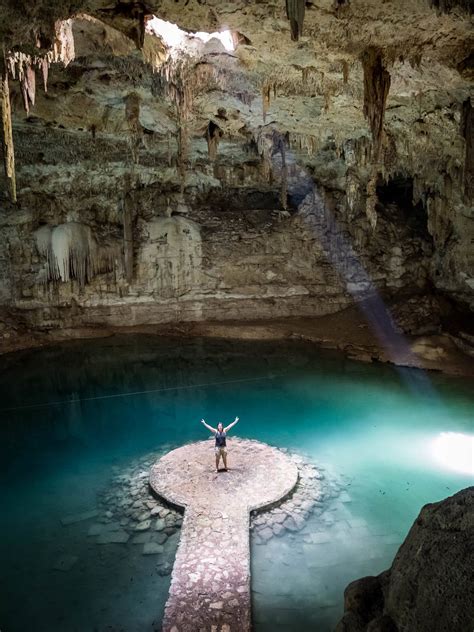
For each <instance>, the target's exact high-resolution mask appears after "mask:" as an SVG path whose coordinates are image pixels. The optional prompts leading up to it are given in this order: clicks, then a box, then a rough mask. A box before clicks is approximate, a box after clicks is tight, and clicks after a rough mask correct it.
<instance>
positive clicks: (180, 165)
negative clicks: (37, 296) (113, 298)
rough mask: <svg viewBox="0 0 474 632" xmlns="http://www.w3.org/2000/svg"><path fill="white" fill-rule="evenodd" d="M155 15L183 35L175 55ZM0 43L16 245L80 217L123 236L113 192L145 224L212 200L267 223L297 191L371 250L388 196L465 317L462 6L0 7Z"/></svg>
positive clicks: (428, 2) (467, 209)
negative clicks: (264, 211)
mask: <svg viewBox="0 0 474 632" xmlns="http://www.w3.org/2000/svg"><path fill="white" fill-rule="evenodd" d="M154 15H155V16H157V17H158V18H159V19H161V20H166V21H169V22H171V23H173V24H175V25H178V27H179V28H180V29H183V30H185V31H187V32H188V35H187V36H185V37H184V39H183V41H182V46H181V48H179V50H177V49H170V48H169V47H168V46H167V45H166V37H164V38H162V37H160V36H159V35H157V34H156V32H155V33H154V32H152V31H153V28H152V23H153V20H152V16H154ZM198 31H204V32H207V33H212V32H215V31H218V32H220V31H226V32H227V31H228V32H229V34H230V35H228V37H231V40H232V43H233V47H232V48H233V50H227V49H226V47H225V46H224V45H223V43H222V42H221V41H219V40H217V39H215V38H214V39H210V40H209V41H207V42H203V41H202V39H198V38H197V37H195V36H194V35H193V34H194V33H196V32H198ZM0 40H3V42H4V48H5V54H6V58H7V66H8V67H9V71H8V80H9V90H10V97H11V107H12V124H13V135H12V138H13V145H14V152H15V163H16V181H17V182H16V189H17V197H18V202H17V206H11V202H9V201H8V197H7V195H6V191H7V189H8V184H9V181H7V179H6V178H5V177H4V176H3V175H2V180H1V183H2V184H3V185H4V186H3V187H2V188H3V189H4V191H5V193H4V194H3V200H2V205H3V206H4V207H5V208H6V209H10V210H11V211H12V212H13V211H14V212H16V213H17V211H18V208H17V207H18V205H19V206H20V208H22V209H24V210H28V212H33V213H34V217H35V220H34V222H33V224H34V225H33V226H32V230H33V229H34V228H35V226H36V227H37V226H38V225H39V224H42V223H44V222H49V223H52V224H58V223H59V222H61V221H62V222H64V221H70V220H71V219H72V220H78V216H79V215H80V210H78V208H79V206H81V207H82V208H85V207H87V208H88V209H89V212H90V213H93V214H94V221H97V222H100V221H102V222H103V223H104V224H106V223H109V224H111V225H113V224H114V223H115V224H116V225H117V227H120V230H122V222H121V218H120V213H121V211H119V210H117V209H118V208H119V207H117V201H118V200H119V198H123V197H124V196H125V198H126V196H127V190H128V189H130V190H131V189H134V190H135V191H139V196H140V208H141V211H140V213H141V215H142V217H143V218H144V219H145V220H147V219H150V217H152V216H153V215H164V216H166V215H168V216H169V215H171V213H173V214H175V213H178V214H179V213H180V205H181V207H183V208H184V207H186V204H188V203H189V202H190V201H191V202H192V203H195V204H198V203H199V201H200V200H201V201H202V199H204V198H205V196H206V195H207V192H209V191H214V192H217V191H220V193H215V198H214V199H217V197H218V196H221V197H222V196H224V197H225V192H223V188H224V189H225V187H228V188H229V190H230V191H231V195H232V191H235V190H237V189H238V191H239V196H240V198H241V200H242V201H241V206H242V207H244V206H245V200H246V199H248V196H254V198H255V196H258V195H259V194H262V193H270V194H271V195H272V196H273V197H272V198H271V199H272V204H273V207H274V208H276V209H278V210H279V212H282V217H284V216H285V215H284V214H285V213H286V215H288V214H289V213H290V214H291V213H292V212H293V211H294V210H295V209H296V207H297V206H298V204H299V203H300V202H301V201H302V200H303V198H304V196H305V194H306V192H307V186H308V181H310V182H311V183H312V182H315V183H316V185H317V186H318V187H319V188H320V189H321V190H324V191H326V192H330V193H331V194H334V195H335V196H336V198H337V200H338V205H339V206H341V199H344V200H345V201H344V207H345V209H346V211H345V218H344V221H348V222H349V223H351V222H352V223H353V225H354V226H355V223H354V222H355V219H356V218H357V217H359V218H360V217H361V216H363V217H364V218H366V219H365V221H366V222H367V226H366V227H365V228H364V230H365V231H366V237H365V239H370V237H367V235H370V230H372V231H373V230H375V227H376V225H377V220H378V216H379V213H380V205H381V203H382V200H381V199H379V198H380V187H381V186H383V185H387V183H395V185H396V186H401V187H402V188H403V187H404V186H406V185H407V186H408V188H409V189H410V191H409V193H410V196H411V198H412V200H410V204H413V205H414V206H416V205H422V207H423V209H424V212H425V213H426V217H427V227H428V230H429V233H430V238H431V239H432V241H433V243H434V246H435V251H436V253H437V255H436V256H437V257H438V264H439V265H438V264H437V265H438V268H439V269H441V272H440V273H439V272H438V273H437V274H439V277H440V278H439V282H437V283H438V286H439V287H440V288H441V289H444V290H447V291H451V292H454V293H456V295H457V296H458V297H459V298H461V299H462V300H463V301H467V302H468V303H469V302H474V299H473V294H474V248H473V244H474V209H473V206H472V196H473V187H474V185H473V182H474V176H473V174H474V141H473V138H472V136H473V135H472V120H473V119H472V117H473V115H472V105H471V103H472V101H471V99H472V97H473V93H474V90H473V75H474V71H473V56H472V51H473V44H474V30H473V18H472V1H471V0H457V1H455V0H396V1H395V0H393V1H390V0H385V1H381V0H316V1H314V2H301V0H287V1H286V2H285V0H269V1H267V2H263V1H258V0H255V1H253V2H251V1H249V0H236V1H234V2H222V1H221V0H195V1H193V0H161V1H158V0H157V1H155V2H153V1H151V2H148V3H144V2H127V1H126V0H122V1H120V0H117V1H115V2H105V1H100V0H90V1H86V2H83V1H82V0H78V1H76V2H74V3H70V2H67V3H66V2H64V1H63V0H61V1H58V2H54V3H50V2H45V1H43V0H39V1H37V2H34V3H31V2H25V3H19V2H15V1H14V0H10V2H3V3H2V4H1V6H0ZM228 48H229V47H228ZM43 82H44V86H43V85H42V84H43ZM46 89H47V91H46ZM3 92H4V94H5V90H4V91H3ZM25 105H26V106H27V108H25ZM27 109H28V110H29V111H26V110H27ZM5 137H6V136H5ZM7 144H8V143H7ZM7 154H8V147H6V151H5V155H7ZM7 167H8V165H7ZM7 172H8V169H7ZM400 183H401V184H400ZM10 188H11V182H10ZM10 193H11V191H10ZM184 195H186V196H187V198H186V200H185V199H184V197H183V196H184ZM246 196H247V197H246ZM11 197H12V196H11V195H10V198H11ZM389 197H390V196H389ZM259 199H260V198H259ZM122 201H123V200H122ZM232 204H233V205H235V204H236V199H234V200H233V201H232ZM232 204H231V206H232ZM255 204H256V202H255V200H254V202H253V206H255ZM181 210H182V208H181ZM288 211H289V213H288ZM89 219H90V218H89ZM89 223H90V222H89ZM96 228H97V227H96ZM117 230H118V228H117ZM124 230H125V229H124ZM130 230H132V228H130ZM133 230H134V231H135V233H136V231H137V226H136V225H135V227H134V228H133ZM354 230H355V229H354ZM357 230H359V229H357ZM359 232H360V231H359ZM393 245H394V244H392V246H393ZM440 262H441V263H440ZM131 265H132V267H133V264H131ZM128 276H130V278H131V276H132V272H131V271H130V270H129V273H128Z"/></svg>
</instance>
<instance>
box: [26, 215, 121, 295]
mask: <svg viewBox="0 0 474 632" xmlns="http://www.w3.org/2000/svg"><path fill="white" fill-rule="evenodd" d="M35 239H36V246H37V248H38V252H39V253H40V254H41V255H42V256H44V257H46V266H45V269H44V275H43V276H42V278H41V281H42V282H43V283H48V282H57V281H62V282H63V283H66V282H67V281H70V280H71V279H76V280H77V281H78V282H79V285H80V286H81V287H84V285H85V284H86V283H88V282H90V281H91V279H92V278H93V277H94V276H95V275H96V274H98V273H100V272H112V271H113V270H114V268H115V265H116V261H117V259H118V256H119V251H118V248H117V245H115V244H111V245H108V246H104V245H101V246H100V247H99V245H98V244H97V242H96V240H95V238H94V235H93V234H92V230H91V228H90V227H89V226H85V225H84V224H80V223H78V222H67V223H65V224H59V225H58V226H55V227H51V226H42V227H41V228H39V229H38V230H37V231H36V232H35Z"/></svg>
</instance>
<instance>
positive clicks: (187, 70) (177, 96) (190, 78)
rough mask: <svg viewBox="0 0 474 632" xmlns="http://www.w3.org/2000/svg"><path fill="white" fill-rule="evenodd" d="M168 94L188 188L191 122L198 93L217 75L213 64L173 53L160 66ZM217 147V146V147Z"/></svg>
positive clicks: (179, 165)
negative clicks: (174, 118)
mask: <svg viewBox="0 0 474 632" xmlns="http://www.w3.org/2000/svg"><path fill="white" fill-rule="evenodd" d="M160 77H161V80H162V86H163V88H164V92H165V95H166V96H167V97H168V98H169V99H170V101H171V102H172V103H173V104H174V106H175V109H176V120H177V126H178V133H177V140H178V154H177V169H178V176H179V180H180V183H181V193H183V192H184V188H185V181H186V167H187V163H188V161H189V133H190V132H189V123H190V120H191V118H192V112H193V104H194V99H195V95H196V94H197V93H198V91H200V90H203V89H205V88H206V87H207V86H208V85H209V82H210V81H211V80H213V79H214V78H215V72H214V69H213V68H212V66H211V65H210V64H206V63H196V61H195V60H193V59H192V58H191V57H189V56H187V55H184V54H183V55H180V56H179V57H172V56H170V57H169V58H168V60H167V61H166V62H165V63H164V64H163V65H162V66H161V68H160ZM216 148H217V147H216Z"/></svg>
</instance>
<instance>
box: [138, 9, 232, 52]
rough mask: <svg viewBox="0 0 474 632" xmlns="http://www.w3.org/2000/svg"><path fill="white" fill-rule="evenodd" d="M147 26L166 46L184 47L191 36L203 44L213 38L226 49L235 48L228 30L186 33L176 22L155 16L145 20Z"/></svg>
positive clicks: (190, 39)
mask: <svg viewBox="0 0 474 632" xmlns="http://www.w3.org/2000/svg"><path fill="white" fill-rule="evenodd" d="M147 28H148V30H149V31H150V32H151V33H153V34H154V35H156V36H158V37H161V39H162V40H163V41H164V43H165V44H166V46H168V47H169V48H173V49H177V48H182V47H184V46H185V45H186V44H187V43H189V42H191V41H192V39H193V38H197V39H199V40H201V42H203V43H204V44H207V42H209V41H210V40H211V39H213V38H215V39H218V40H219V41H220V42H221V43H222V45H223V46H224V48H225V49H226V50H227V51H232V50H234V48H235V47H234V40H233V38H232V33H231V32H230V31H228V30H227V31H220V32H217V31H216V32H214V33H206V32H205V31H198V32H197V33H187V32H186V31H183V30H182V29H180V28H179V26H177V25H176V24H173V23H172V22H167V21H166V20H161V19H160V18H157V17H156V16H153V18H152V19H151V20H149V21H148V22H147Z"/></svg>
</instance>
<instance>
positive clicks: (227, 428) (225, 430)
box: [224, 417, 239, 432]
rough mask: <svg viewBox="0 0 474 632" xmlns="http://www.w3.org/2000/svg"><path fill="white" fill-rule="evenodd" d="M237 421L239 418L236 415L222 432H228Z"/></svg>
mask: <svg viewBox="0 0 474 632" xmlns="http://www.w3.org/2000/svg"><path fill="white" fill-rule="evenodd" d="M238 421H239V418H238V417H236V418H235V421H233V422H232V423H231V424H229V425H228V426H226V427H225V428H224V432H228V431H229V430H230V429H231V428H233V427H234V426H235V424H236V423H237V422H238Z"/></svg>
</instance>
